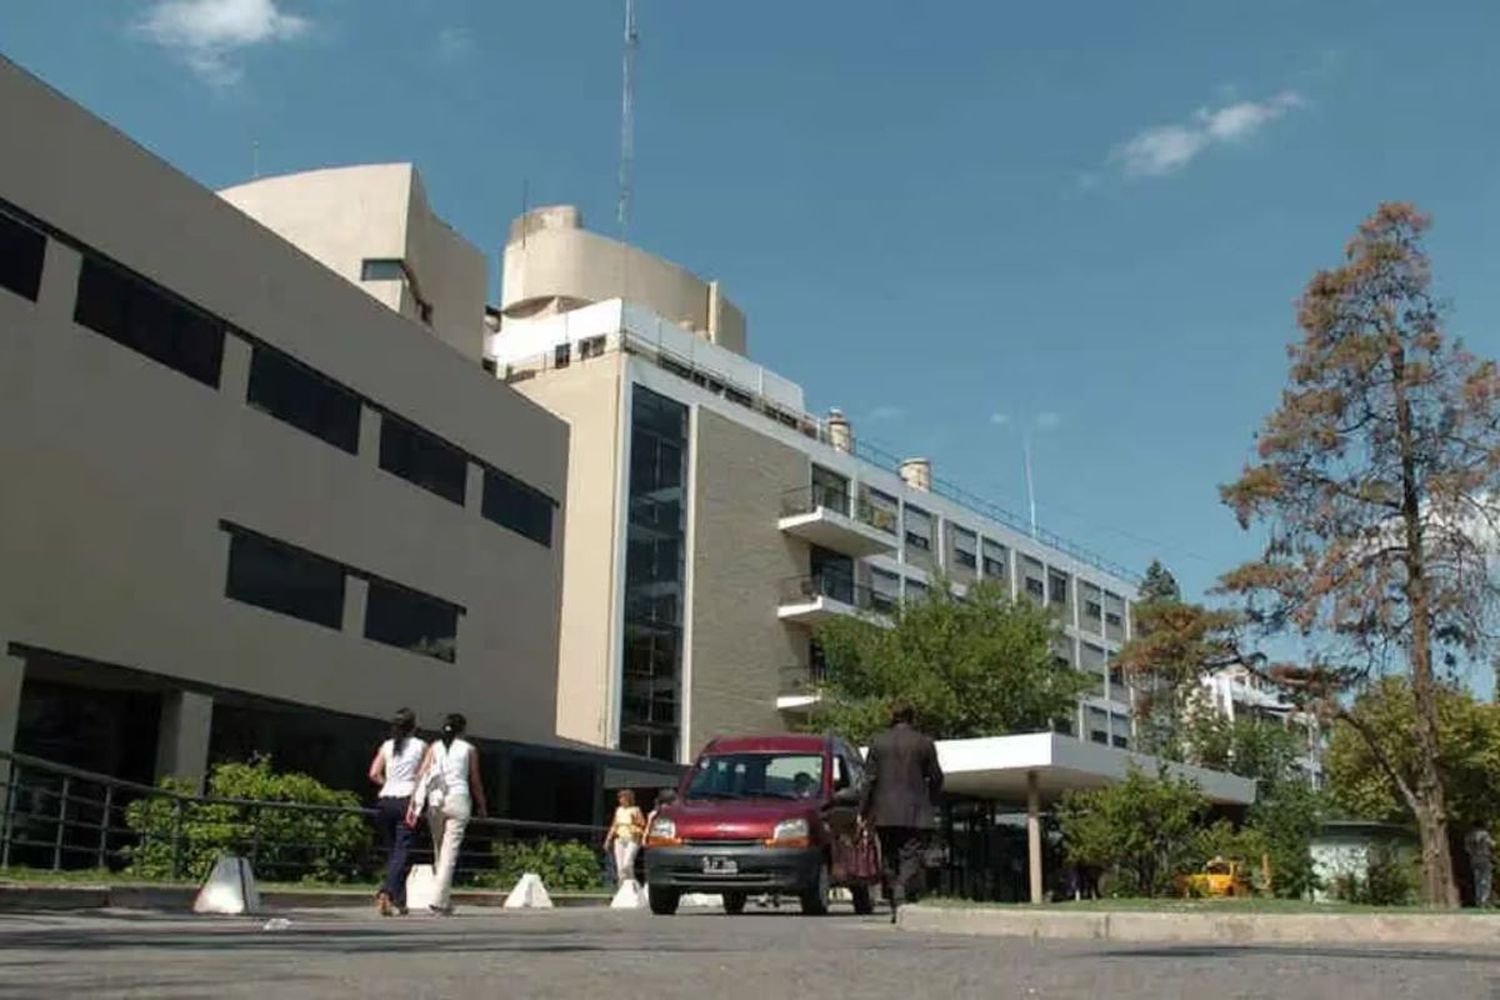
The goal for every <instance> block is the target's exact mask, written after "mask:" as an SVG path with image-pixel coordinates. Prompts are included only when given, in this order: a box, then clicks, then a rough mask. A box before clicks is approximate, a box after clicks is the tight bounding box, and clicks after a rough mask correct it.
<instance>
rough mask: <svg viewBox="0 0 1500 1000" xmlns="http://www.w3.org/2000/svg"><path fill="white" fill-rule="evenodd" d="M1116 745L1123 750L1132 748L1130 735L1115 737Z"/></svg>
mask: <svg viewBox="0 0 1500 1000" xmlns="http://www.w3.org/2000/svg"><path fill="white" fill-rule="evenodd" d="M1115 746H1117V747H1119V748H1120V749H1121V750H1129V749H1130V739H1129V738H1128V737H1125V736H1116V737H1115Z"/></svg>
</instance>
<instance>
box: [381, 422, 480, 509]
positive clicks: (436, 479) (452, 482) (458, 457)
mask: <svg viewBox="0 0 1500 1000" xmlns="http://www.w3.org/2000/svg"><path fill="white" fill-rule="evenodd" d="M380 467H381V468H382V469H384V470H385V471H387V472H392V473H395V474H396V475H398V476H400V477H401V478H402V479H405V480H406V481H407V482H411V483H415V484H416V485H418V486H420V487H422V488H423V489H424V490H431V491H432V492H433V493H436V494H437V495H438V496H440V497H443V498H445V499H447V500H452V501H453V502H454V503H456V504H458V505H460V506H462V505H463V502H464V495H465V492H466V490H465V487H466V486H467V485H468V479H469V459H468V456H466V455H465V454H464V453H463V452H461V451H459V450H458V449H457V448H455V447H453V446H452V445H451V444H448V443H447V442H446V441H444V440H442V439H441V438H439V437H436V436H435V435H432V434H429V433H427V432H426V431H424V430H422V429H421V428H419V427H414V426H412V425H411V424H408V423H407V422H406V421H404V420H400V419H398V418H396V417H393V416H391V415H390V414H386V415H385V417H384V419H382V420H381V423H380Z"/></svg>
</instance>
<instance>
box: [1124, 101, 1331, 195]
mask: <svg viewBox="0 0 1500 1000" xmlns="http://www.w3.org/2000/svg"><path fill="white" fill-rule="evenodd" d="M1305 103H1306V102H1305V101H1304V100H1303V98H1302V95H1300V94H1298V93H1297V92H1296V91H1291V90H1287V91H1282V92H1281V93H1279V94H1277V95H1275V96H1274V97H1270V98H1268V99H1266V100H1264V101H1238V102H1236V103H1234V104H1226V105H1224V106H1223V107H1219V108H1199V109H1198V110H1197V111H1195V112H1193V116H1192V118H1191V119H1190V120H1189V121H1187V122H1185V123H1181V124H1174V125H1156V126H1153V127H1151V128H1148V129H1143V130H1142V131H1140V132H1137V133H1136V134H1135V135H1134V136H1132V137H1131V138H1129V139H1127V140H1126V141H1125V142H1123V143H1121V144H1120V145H1118V146H1116V147H1115V148H1114V150H1112V151H1111V152H1110V154H1109V158H1110V160H1111V161H1112V162H1114V163H1117V164H1119V166H1120V169H1122V170H1123V171H1124V172H1125V173H1126V174H1127V175H1129V176H1132V177H1162V176H1165V175H1166V174H1171V173H1175V172H1176V171H1178V170H1181V169H1182V168H1183V167H1185V166H1187V165H1188V164H1189V163H1191V162H1192V161H1193V160H1194V159H1195V158H1197V157H1198V155H1199V154H1201V153H1203V152H1204V151H1206V150H1207V149H1209V148H1210V147H1212V146H1214V145H1222V144H1230V143H1236V142H1243V141H1244V140H1246V139H1249V138H1250V137H1251V136H1253V135H1255V134H1256V133H1257V132H1259V131H1260V130H1261V129H1263V128H1265V127H1266V126H1267V125H1270V124H1271V123H1272V122H1274V121H1276V120H1277V119H1278V118H1281V117H1283V116H1284V115H1285V114H1286V113H1287V112H1289V111H1292V110H1294V109H1296V108H1300V107H1302V106H1303V105H1304V104H1305Z"/></svg>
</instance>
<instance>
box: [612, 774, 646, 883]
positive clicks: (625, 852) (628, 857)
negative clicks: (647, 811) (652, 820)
mask: <svg viewBox="0 0 1500 1000" xmlns="http://www.w3.org/2000/svg"><path fill="white" fill-rule="evenodd" d="M615 802H616V807H615V818H614V821H613V822H612V823H610V825H609V833H608V834H607V835H605V837H604V849H605V850H606V851H607V850H609V849H610V848H611V847H613V848H614V850H615V881H616V882H618V883H619V884H620V885H624V884H625V883H626V882H634V881H635V855H636V852H637V851H639V850H640V849H641V838H642V837H644V836H645V834H646V817H645V816H643V815H641V810H640V809H639V808H638V807H637V806H636V804H635V792H632V791H631V790H630V789H628V788H622V789H620V794H619V795H617V796H616V797H615Z"/></svg>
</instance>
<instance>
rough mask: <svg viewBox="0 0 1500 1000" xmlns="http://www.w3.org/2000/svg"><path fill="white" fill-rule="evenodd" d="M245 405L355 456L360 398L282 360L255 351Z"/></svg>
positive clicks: (259, 349) (262, 350)
mask: <svg viewBox="0 0 1500 1000" xmlns="http://www.w3.org/2000/svg"><path fill="white" fill-rule="evenodd" d="M245 399H246V401H247V402H249V404H250V405H251V406H253V407H255V408H256V409H257V410H260V411H261V412H263V413H269V414H270V415H271V416H273V417H276V418H277V419H278V420H285V421H286V422H287V423H289V424H291V425H292V426H293V427H296V428H297V429H299V430H303V431H306V432H307V433H309V434H311V435H313V436H314V437H320V438H322V439H323V440H324V441H327V442H328V443H329V444H331V445H333V446H334V447H335V448H342V449H344V450H345V451H347V452H348V453H349V454H351V455H357V454H358V453H359V418H360V413H361V406H360V402H359V397H358V396H356V395H354V393H352V392H350V391H349V390H348V389H345V388H344V387H343V386H341V385H339V384H338V383H336V382H333V381H331V380H330V379H327V378H325V377H323V376H322V375H320V374H318V373H317V372H315V371H313V370H312V369H311V368H308V367H306V366H305V365H302V364H299V363H297V362H296V361H293V360H292V359H291V358H289V357H287V356H286V355H284V354H279V353H277V352H276V351H272V350H268V349H266V348H264V347H257V348H255V353H254V354H253V355H252V356H251V359H250V388H249V391H248V392H247V393H246V396H245Z"/></svg>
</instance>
